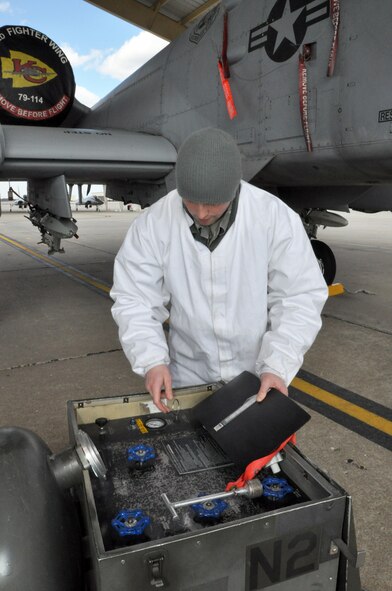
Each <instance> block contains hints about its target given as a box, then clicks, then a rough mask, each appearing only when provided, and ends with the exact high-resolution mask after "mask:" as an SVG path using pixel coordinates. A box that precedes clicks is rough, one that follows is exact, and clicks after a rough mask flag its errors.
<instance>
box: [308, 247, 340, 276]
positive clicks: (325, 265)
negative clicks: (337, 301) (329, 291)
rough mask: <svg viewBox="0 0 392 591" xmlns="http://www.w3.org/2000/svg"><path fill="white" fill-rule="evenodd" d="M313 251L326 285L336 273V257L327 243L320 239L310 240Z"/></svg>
mask: <svg viewBox="0 0 392 591" xmlns="http://www.w3.org/2000/svg"><path fill="white" fill-rule="evenodd" d="M310 244H311V245H312V248H313V252H314V254H315V256H316V259H317V261H318V264H319V266H320V270H321V272H322V274H323V277H324V279H325V283H326V284H327V285H331V284H332V283H333V280H334V279H335V275H336V259H335V255H334V254H333V252H332V250H331V249H330V248H329V246H328V244H325V242H321V240H311V241H310Z"/></svg>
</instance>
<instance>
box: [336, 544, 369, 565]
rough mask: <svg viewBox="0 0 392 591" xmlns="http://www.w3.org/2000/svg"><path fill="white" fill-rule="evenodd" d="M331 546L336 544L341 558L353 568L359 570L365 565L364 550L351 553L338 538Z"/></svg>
mask: <svg viewBox="0 0 392 591" xmlns="http://www.w3.org/2000/svg"><path fill="white" fill-rule="evenodd" d="M333 544H336V546H337V547H338V548H339V550H340V551H341V553H342V554H343V556H344V557H345V558H346V560H347V561H348V562H349V563H350V564H351V566H353V567H354V568H361V567H362V566H363V565H364V564H365V556H366V552H365V550H357V551H355V552H352V551H351V549H350V548H349V547H348V546H347V544H346V543H345V542H343V540H342V539H340V538H338V539H336V540H333Z"/></svg>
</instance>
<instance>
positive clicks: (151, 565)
mask: <svg viewBox="0 0 392 591" xmlns="http://www.w3.org/2000/svg"><path fill="white" fill-rule="evenodd" d="M163 561H164V556H162V555H159V556H153V557H151V558H149V559H148V561H147V566H148V572H149V578H150V585H151V587H155V588H156V589H162V588H163V587H165V586H166V584H165V580H164V578H163V575H162V573H163Z"/></svg>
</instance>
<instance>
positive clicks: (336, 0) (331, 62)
mask: <svg viewBox="0 0 392 591" xmlns="http://www.w3.org/2000/svg"><path fill="white" fill-rule="evenodd" d="M330 14H331V20H332V26H333V31H334V32H333V39H332V46H331V51H330V53H329V59H328V69H327V76H329V77H331V76H333V73H334V70H335V63H336V55H337V52H338V41H339V25H340V0H330Z"/></svg>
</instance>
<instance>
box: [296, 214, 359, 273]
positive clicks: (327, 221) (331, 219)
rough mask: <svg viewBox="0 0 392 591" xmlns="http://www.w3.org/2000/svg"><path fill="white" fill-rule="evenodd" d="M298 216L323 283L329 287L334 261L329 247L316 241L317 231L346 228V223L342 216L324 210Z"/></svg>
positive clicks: (334, 269)
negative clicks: (320, 227)
mask: <svg viewBox="0 0 392 591" xmlns="http://www.w3.org/2000/svg"><path fill="white" fill-rule="evenodd" d="M300 216H301V219H302V223H303V225H304V228H305V231H306V233H307V235H308V237H309V239H310V244H311V245H312V248H313V252H314V254H315V256H316V259H317V261H318V264H319V265H320V269H321V272H322V274H323V276H324V279H325V283H326V284H327V285H331V284H332V283H333V280H334V279H335V275H336V259H335V256H334V254H333V252H332V250H331V249H330V248H329V246H328V245H327V244H325V242H321V240H317V230H318V228H319V226H324V227H326V226H329V227H331V228H339V227H343V226H347V224H348V221H347V220H346V218H344V217H343V216H341V215H339V214H337V213H333V212H331V211H327V210H325V209H305V210H303V211H301V212H300Z"/></svg>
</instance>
